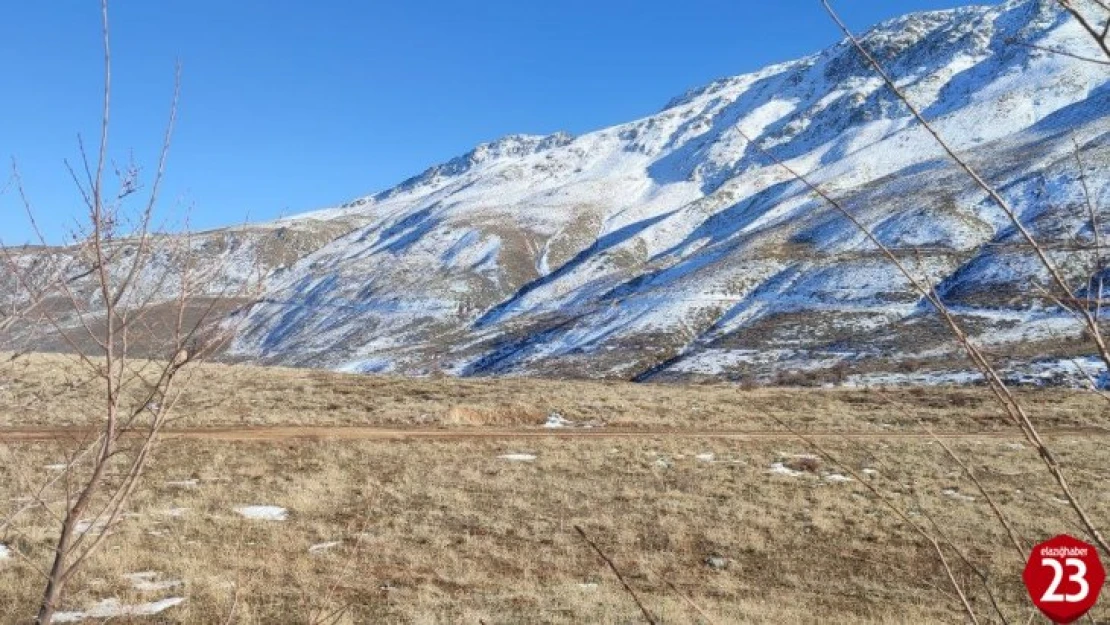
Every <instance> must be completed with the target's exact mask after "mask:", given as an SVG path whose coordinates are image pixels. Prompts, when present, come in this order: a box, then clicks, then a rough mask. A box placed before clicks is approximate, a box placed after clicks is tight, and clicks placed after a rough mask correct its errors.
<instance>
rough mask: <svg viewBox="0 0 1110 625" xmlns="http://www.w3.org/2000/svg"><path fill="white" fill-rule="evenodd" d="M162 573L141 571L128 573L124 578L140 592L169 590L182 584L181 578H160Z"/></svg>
mask: <svg viewBox="0 0 1110 625" xmlns="http://www.w3.org/2000/svg"><path fill="white" fill-rule="evenodd" d="M161 575H162V574H161V573H159V572H157V571H139V572H138V573H128V574H127V575H124V576H123V577H124V579H126V580H127V581H129V582H131V587H132V588H134V589H135V590H138V591H140V592H156V591H159V590H169V589H170V588H177V587H178V586H180V585H181V581H180V580H176V579H164V580H159V579H158V577H160V576H161Z"/></svg>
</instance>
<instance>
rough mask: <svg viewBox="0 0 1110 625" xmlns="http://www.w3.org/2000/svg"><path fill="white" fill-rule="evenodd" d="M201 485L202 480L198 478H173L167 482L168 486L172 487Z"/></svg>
mask: <svg viewBox="0 0 1110 625" xmlns="http://www.w3.org/2000/svg"><path fill="white" fill-rule="evenodd" d="M199 485H200V480H197V479H190V480H172V481H169V482H166V486H169V487H170V488H196V487H197V486H199Z"/></svg>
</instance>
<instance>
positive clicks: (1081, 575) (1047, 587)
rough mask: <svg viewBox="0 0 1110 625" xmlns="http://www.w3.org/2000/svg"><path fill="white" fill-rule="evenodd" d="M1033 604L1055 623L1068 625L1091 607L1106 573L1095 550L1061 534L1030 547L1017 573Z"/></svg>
mask: <svg viewBox="0 0 1110 625" xmlns="http://www.w3.org/2000/svg"><path fill="white" fill-rule="evenodd" d="M1021 578H1022V579H1023V580H1025V588H1026V590H1028V591H1029V597H1030V598H1032V599H1033V605H1035V606H1037V608H1038V609H1039V610H1040V611H1041V612H1044V615H1045V616H1047V617H1048V618H1050V619H1052V620H1053V621H1054V622H1056V623H1071V622H1073V621H1076V620H1078V619H1079V618H1080V617H1081V616H1083V615H1084V614H1086V613H1087V612H1088V611H1089V610H1090V609H1091V608H1093V607H1094V605H1095V603H1096V602H1097V601H1098V595H1099V593H1100V592H1102V585H1103V583H1105V582H1106V570H1105V569H1103V568H1102V562H1100V561H1099V558H1098V550H1097V549H1095V548H1094V547H1093V546H1092V545H1088V544H1087V543H1085V542H1083V541H1082V540H1078V539H1075V538H1072V537H1071V536H1067V535H1061V536H1057V537H1056V538H1053V539H1052V540H1049V541H1046V542H1043V543H1041V544H1039V545H1037V546H1036V547H1033V553H1031V554H1029V561H1028V562H1027V563H1026V564H1025V572H1024V573H1022V574H1021Z"/></svg>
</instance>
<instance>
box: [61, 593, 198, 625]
mask: <svg viewBox="0 0 1110 625" xmlns="http://www.w3.org/2000/svg"><path fill="white" fill-rule="evenodd" d="M184 601H185V599H184V598H183V597H170V598H168V599H161V600H158V601H152V602H150V603H138V604H134V605H124V604H122V603H120V602H119V599H105V600H103V601H101V602H100V603H98V604H96V605H94V606H93V607H91V608H89V609H88V610H85V611H84V612H56V613H55V614H54V622H55V623H76V622H77V621H83V620H85V619H90V618H99V619H110V618H119V617H129V616H149V615H152V614H158V613H160V612H163V611H165V610H168V609H169V608H172V607H174V606H175V605H178V604H180V603H182V602H184Z"/></svg>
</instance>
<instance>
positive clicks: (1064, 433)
mask: <svg viewBox="0 0 1110 625" xmlns="http://www.w3.org/2000/svg"><path fill="white" fill-rule="evenodd" d="M135 434H136V435H137V434H138V432H136V433H135ZM804 434H805V436H807V437H809V438H812V439H815V440H825V441H835V440H922V441H928V440H931V439H932V437H933V435H932V434H929V433H926V432H920V431H897V430H894V431H889V432H884V431H872V432H860V431H829V430H819V431H807V432H804ZM93 435H94V433H93V431H92V430H90V429H88V428H76V427H26V428H0V443H20V442H35V441H53V440H58V441H79V440H87V439H89V438H91V437H92V436H93ZM1041 435H1042V436H1044V437H1047V438H1060V437H1077V436H1078V437H1084V438H1095V437H1097V438H1106V437H1110V430H1106V429H1099V428H1056V429H1051V428H1049V429H1044V430H1041ZM161 436H162V437H163V438H166V439H194V440H213V441H273V442H280V441H293V440H463V439H522V438H559V439H628V438H643V439H650V438H700V439H730V440H736V441H757V440H796V439H797V436H796V435H795V434H793V433H791V432H788V431H785V430H689V429H684V430H674V429H658V428H654V429H647V428H645V429H616V428H538V427H516V428H499V427H473V428H459V427H456V428H387V427H368V426H367V427H361V426H307V425H304V426H302V425H288V426H284V425H283V426H235V427H218V426H217V427H203V428H173V429H166V430H164V431H163V432H162V434H161ZM936 436H937V437H939V438H942V439H945V440H986V439H991V440H1006V441H1008V440H1015V441H1016V440H1021V438H1022V436H1021V434H1020V433H1019V432H1018V431H1017V430H996V431H978V432H937V433H936Z"/></svg>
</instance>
